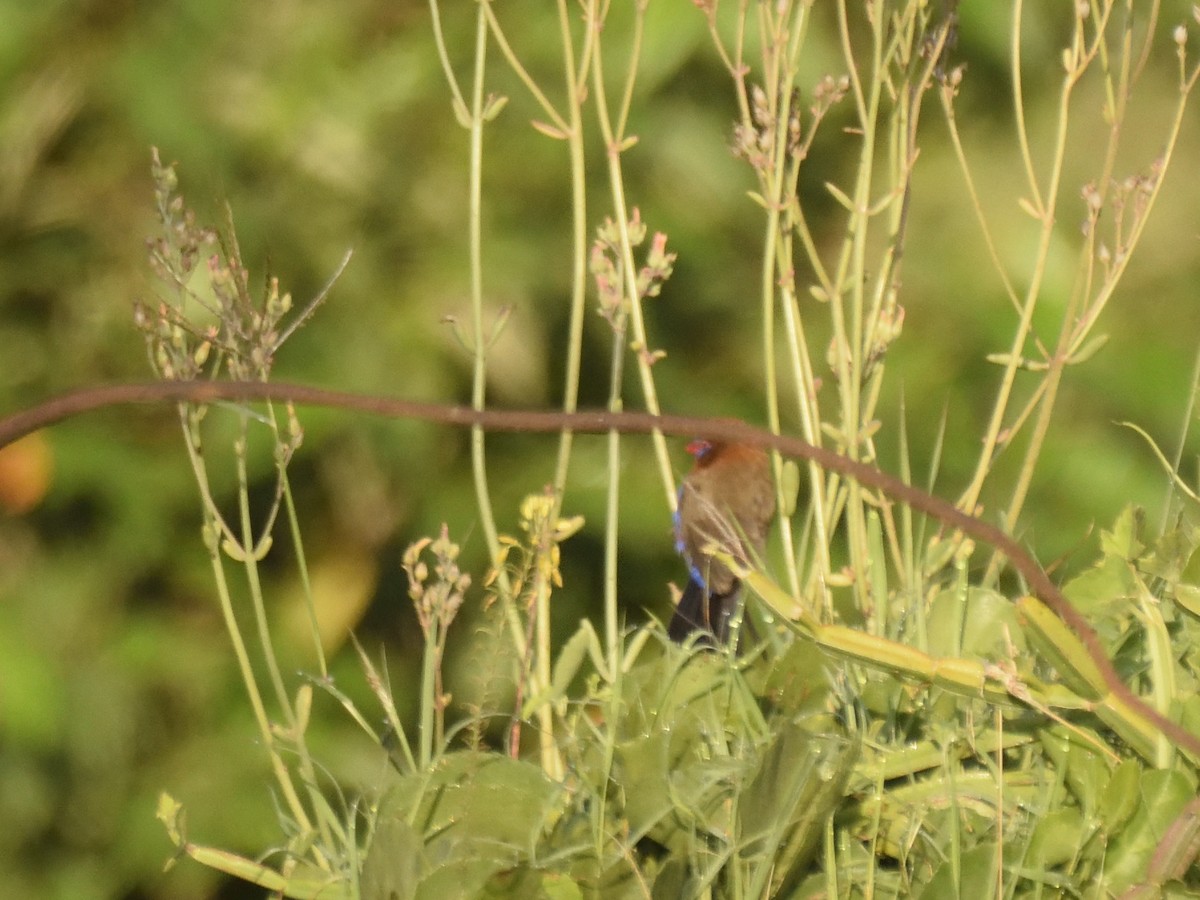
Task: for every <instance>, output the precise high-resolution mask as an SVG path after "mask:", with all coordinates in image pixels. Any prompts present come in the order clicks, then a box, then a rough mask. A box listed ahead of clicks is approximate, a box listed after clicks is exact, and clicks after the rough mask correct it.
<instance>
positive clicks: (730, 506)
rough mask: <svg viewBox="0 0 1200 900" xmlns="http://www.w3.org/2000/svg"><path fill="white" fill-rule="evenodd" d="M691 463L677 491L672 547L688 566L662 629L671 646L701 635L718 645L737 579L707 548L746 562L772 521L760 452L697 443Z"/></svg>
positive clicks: (765, 461)
mask: <svg viewBox="0 0 1200 900" xmlns="http://www.w3.org/2000/svg"><path fill="white" fill-rule="evenodd" d="M687 449H688V453H690V454H692V456H694V457H695V458H696V465H695V467H694V468H693V469H692V471H691V472H690V473H688V475H687V477H686V478H684V479H683V483H682V484H681V485H680V486H679V506H678V508H677V509H676V511H675V548H676V549H677V550H678V551H679V552H680V553H681V554H682V555H683V558H684V560H685V561H686V562H687V564H688V575H689V577H688V583H687V587H686V588H684V591H683V596H682V597H681V598H680V600H679V605H678V606H677V607H676V608H675V615H674V616H673V617H672V618H671V624H670V626H669V627H668V628H667V634H668V635H670V637H671V640H673V641H683V640H685V639H686V638H687V637H688V635H690V634H692V633H693V632H696V631H700V632H707V633H708V634H711V635H712V636H713V637H714V638H716V640H717V641H718V642H719V643H721V644H724V643H726V642H727V641H728V640H729V619H730V617H731V616H732V615H733V613H734V611H735V610H736V609H737V603H738V597H739V593H740V590H739V589H740V586H741V585H740V582H739V581H738V579H737V577H736V576H735V575H734V574H733V572H731V571H730V570H729V567H728V566H726V565H725V564H724V563H722V562H720V561H719V560H716V559H714V558H713V557H712V556H711V555H710V554H708V553H705V549H706V548H712V547H717V548H719V549H721V550H723V551H724V552H726V553H729V554H730V555H731V556H732V557H733V558H734V559H736V560H738V561H739V562H743V563H746V564H747V565H749V564H751V563H752V562H753V561H754V559H755V557H757V556H761V555H762V552H763V548H764V547H765V546H766V541H767V529H768V528H769V527H770V525H771V519H772V518H773V517H774V516H775V486H774V484H773V482H772V479H771V461H770V458H769V457H768V456H767V454H766V453H765V452H764V451H762V450H760V449H758V448H757V447H751V446H749V445H747V444H732V443H725V442H722V441H705V440H696V441H692V442H691V443H690V444H688V447H687Z"/></svg>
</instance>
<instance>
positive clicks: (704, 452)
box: [687, 439, 712, 460]
mask: <svg viewBox="0 0 1200 900" xmlns="http://www.w3.org/2000/svg"><path fill="white" fill-rule="evenodd" d="M687 452H688V453H690V454H691V455H692V456H694V457H696V459H698V460H700V459H704V457H706V456H708V454H709V453H711V452H712V443H711V442H710V441H705V440H699V439H698V440H694V441H692V442H691V443H690V444H688V445H687Z"/></svg>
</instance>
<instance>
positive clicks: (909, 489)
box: [0, 381, 1200, 757]
mask: <svg viewBox="0 0 1200 900" xmlns="http://www.w3.org/2000/svg"><path fill="white" fill-rule="evenodd" d="M217 400H227V401H242V402H245V401H255V400H276V401H291V402H294V403H298V404H301V405H304V406H325V407H335V408H338V409H348V410H353V411H355V412H364V413H371V414H372V415H378V416H387V417H389V418H395V419H415V420H419V421H424V422H435V423H438V424H443V425H459V426H463V425H470V426H478V427H481V428H484V429H485V430H487V431H508V432H556V431H576V432H585V433H603V432H607V431H620V432H624V433H630V434H650V433H652V432H655V431H658V432H661V433H663V434H669V435H674V436H679V437H696V436H699V437H706V438H710V439H718V440H726V441H741V442H744V443H747V444H753V445H755V446H758V447H764V448H768V449H774V450H778V451H779V452H780V453H782V454H783V455H785V456H790V457H795V458H798V459H804V460H811V461H812V462H815V463H816V464H817V465H818V466H820V467H821V468H823V469H826V470H828V471H831V472H837V473H839V474H841V475H844V476H846V477H847V478H853V479H854V480H855V481H857V482H858V483H859V484H862V485H866V486H867V487H871V488H875V489H877V490H880V491H882V492H883V493H884V494H887V495H888V496H889V497H891V498H893V499H895V500H898V501H900V502H901V503H904V504H906V505H908V506H910V507H912V508H913V509H915V510H918V511H919V512H923V513H925V514H926V515H929V516H932V517H933V518H935V519H938V520H939V521H941V522H943V523H945V524H946V525H949V526H951V527H952V528H956V529H958V530H960V531H962V532H963V534H966V535H968V536H970V537H972V538H975V539H976V540H980V541H983V542H984V543H987V544H990V545H991V546H993V547H994V548H996V549H997V550H999V551H1000V552H1001V553H1003V554H1004V555H1005V556H1007V557H1008V559H1009V562H1010V563H1011V565H1012V567H1013V568H1014V569H1016V570H1017V572H1018V573H1020V574H1021V576H1023V577H1024V578H1025V581H1026V583H1027V584H1028V586H1029V588H1030V590H1031V591H1033V593H1034V594H1036V595H1037V596H1038V597H1039V598H1040V599H1041V600H1042V601H1043V602H1044V603H1045V604H1046V605H1047V606H1049V607H1050V608H1051V609H1052V610H1054V612H1055V613H1056V614H1057V615H1058V617H1059V618H1061V619H1062V620H1063V621H1064V622H1066V623H1067V624H1068V625H1069V626H1070V627H1071V628H1072V629H1073V630H1074V631H1075V633H1076V634H1077V635H1078V637H1079V638H1080V640H1082V641H1083V643H1084V646H1086V648H1087V651H1088V655H1089V656H1090V657H1091V658H1092V661H1093V662H1095V663H1096V665H1097V667H1098V668H1099V669H1100V671H1101V673H1102V674H1103V676H1104V681H1105V684H1107V685H1108V687H1109V689H1110V690H1111V691H1112V692H1113V694H1115V695H1116V696H1117V697H1119V698H1120V699H1121V700H1123V701H1125V702H1126V703H1128V704H1129V705H1130V706H1132V707H1133V708H1135V709H1136V710H1137V711H1138V712H1139V713H1141V714H1142V715H1143V716H1145V718H1147V719H1148V720H1150V721H1151V722H1153V723H1154V724H1155V725H1156V726H1157V727H1158V728H1159V729H1160V730H1161V731H1162V733H1163V734H1164V735H1166V736H1167V737H1168V738H1170V739H1171V740H1172V741H1174V742H1175V743H1176V744H1178V745H1179V746H1181V747H1183V748H1186V749H1187V750H1188V751H1189V752H1191V753H1192V754H1193V755H1194V756H1196V757H1200V737H1198V736H1197V735H1194V734H1192V733H1191V732H1190V731H1188V730H1187V729H1185V728H1183V727H1182V726H1181V725H1179V724H1178V723H1177V722H1173V721H1172V720H1170V719H1168V718H1167V717H1166V716H1164V715H1163V714H1162V713H1160V712H1159V711H1158V710H1157V709H1155V708H1154V707H1152V706H1150V705H1149V704H1148V703H1147V702H1146V701H1145V700H1143V699H1142V698H1141V697H1140V696H1138V695H1137V694H1135V693H1134V692H1133V690H1131V689H1130V688H1129V687H1128V686H1127V685H1126V684H1125V682H1123V681H1122V680H1121V677H1120V676H1119V675H1118V674H1117V672H1116V670H1115V669H1114V668H1113V665H1112V663H1111V662H1110V661H1109V659H1108V656H1107V654H1105V652H1104V647H1103V645H1102V644H1101V643H1100V638H1099V637H1098V636H1097V635H1096V632H1095V631H1094V630H1093V629H1092V627H1091V625H1089V624H1088V622H1087V620H1086V619H1085V618H1084V617H1083V615H1082V614H1081V613H1079V611H1078V610H1076V609H1075V607H1073V606H1072V605H1071V603H1070V601H1068V600H1067V598H1066V597H1065V596H1063V593H1062V591H1060V590H1059V589H1058V587H1057V586H1056V585H1055V584H1054V582H1053V581H1051V580H1050V577H1049V576H1048V575H1047V574H1046V572H1045V570H1044V569H1042V567H1041V566H1040V565H1039V564H1038V563H1037V561H1036V560H1035V559H1034V558H1033V557H1032V556H1031V555H1030V554H1029V553H1028V552H1027V551H1026V550H1025V548H1023V547H1022V546H1021V545H1020V544H1018V543H1017V542H1016V541H1015V540H1013V539H1012V538H1011V537H1009V535H1007V534H1006V533H1005V532H1003V531H1001V530H1000V529H999V528H997V527H996V526H995V525H992V524H991V523H990V522H985V521H984V520H982V519H979V518H977V517H975V516H971V515H967V514H966V513H964V512H963V511H962V510H960V509H958V508H956V507H955V506H954V505H952V504H951V503H949V502H947V501H945V500H943V499H941V498H940V497H935V496H933V495H932V494H928V493H926V492H925V491H922V490H919V489H918V488H915V487H913V486H912V485H909V484H905V483H904V482H902V481H900V480H899V479H897V478H895V477H893V476H891V475H888V474H887V473H886V472H882V471H880V470H879V469H876V468H874V467H873V466H869V465H866V464H865V463H862V462H858V461H857V460H853V459H850V458H848V457H845V456H842V455H841V454H838V453H834V452H833V451H831V450H826V449H825V448H823V447H815V446H813V445H812V444H809V443H808V442H806V441H802V440H800V439H799V438H794V437H786V436H783V435H774V434H771V433H770V432H768V431H764V430H762V429H761V428H754V427H752V426H750V425H747V424H746V423H744V422H740V421H737V420H735V419H709V418H700V417H694V416H673V415H662V416H653V415H650V414H648V413H636V412H623V413H613V412H603V411H592V412H587V411H585V412H573V413H568V412H558V411H548V410H547V411H543V410H515V409H514V410H499V409H487V410H474V409H470V408H469V407H465V406H449V405H443V404H438V403H419V402H416V401H412V400H401V399H398V398H394V397H377V396H371V395H367V394H351V393H346V392H343V391H331V390H325V389H324V388H316V387H309V386H307V385H299V384H270V383H261V382H198V381H166V382H150V383H145V384H107V385H98V386H96V387H90V388H83V389H82V390H78V391H74V392H72V393H69V394H63V395H61V396H59V397H55V398H53V399H51V400H47V401H45V402H44V403H41V404H39V405H38V406H36V407H34V408H32V409H28V410H24V411H22V412H19V413H15V414H13V415H11V416H8V417H6V418H3V419H0V448H3V447H5V446H7V445H8V444H11V443H12V442H13V441H15V440H17V439H18V438H21V437H24V436H25V435H27V434H30V433H32V432H34V431H37V430H38V429H39V428H45V427H46V426H48V425H53V424H55V423H56V422H61V421H63V420H64V419H68V418H71V417H73V416H77V415H80V414H81V413H85V412H91V411H93V410H97V409H102V408H104V407H108V406H117V405H129V404H148V403H162V402H169V401H174V402H177V403H212V402H214V401H217Z"/></svg>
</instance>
